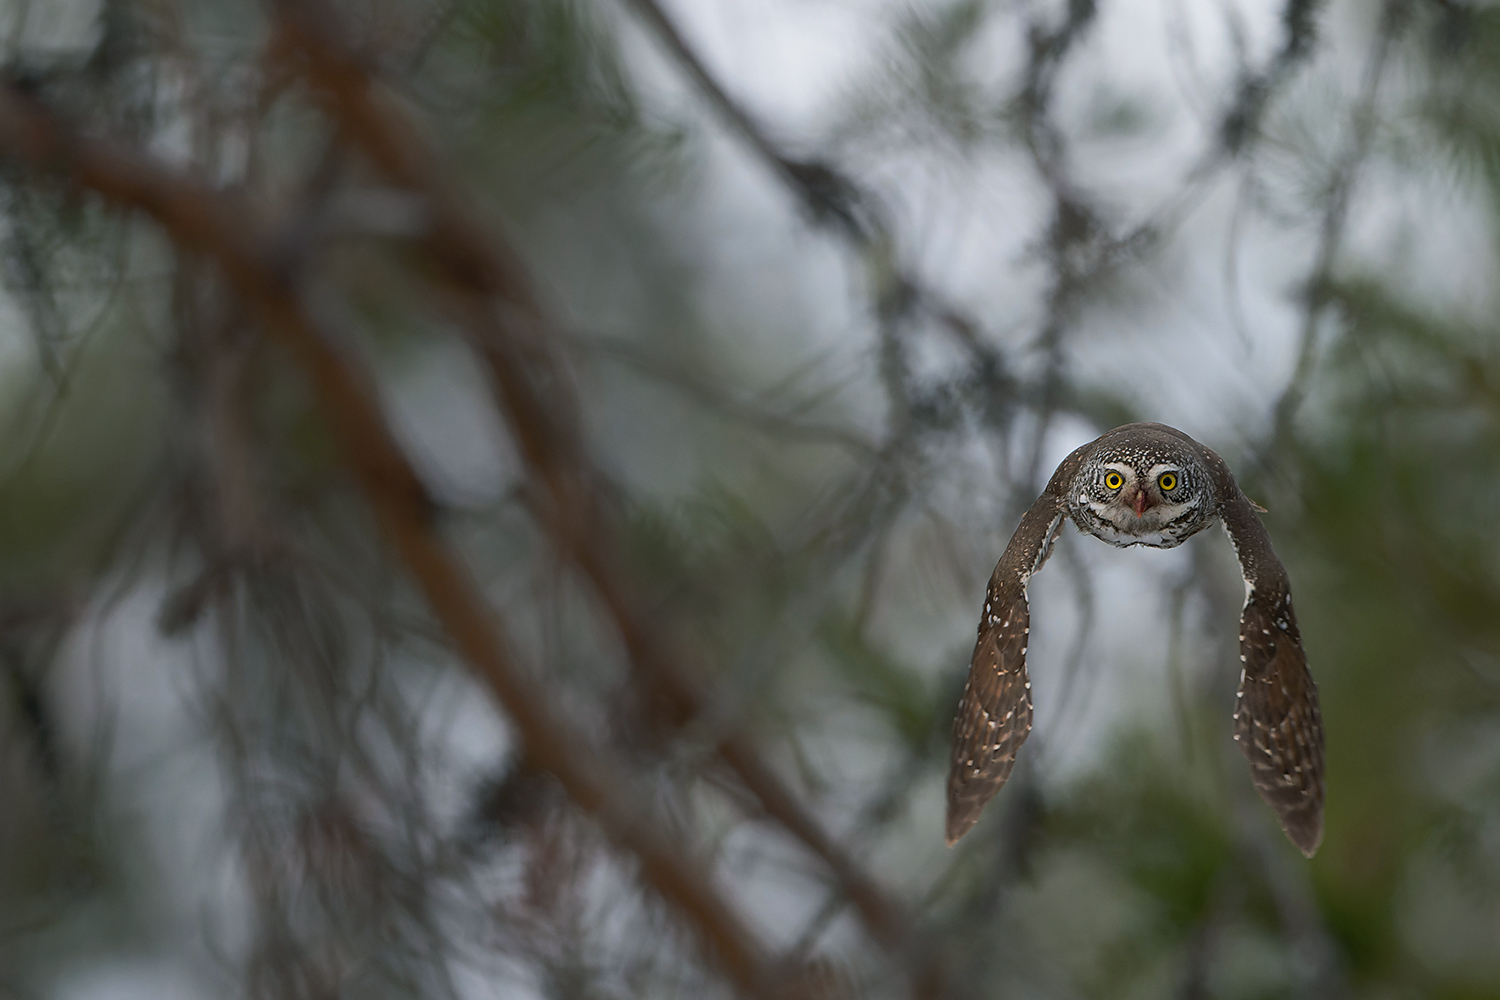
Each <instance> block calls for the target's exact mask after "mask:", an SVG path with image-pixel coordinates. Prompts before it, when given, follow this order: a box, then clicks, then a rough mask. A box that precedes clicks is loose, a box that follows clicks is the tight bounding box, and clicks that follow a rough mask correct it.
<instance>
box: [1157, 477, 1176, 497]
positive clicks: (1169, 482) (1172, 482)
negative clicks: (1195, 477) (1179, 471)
mask: <svg viewBox="0 0 1500 1000" xmlns="http://www.w3.org/2000/svg"><path fill="white" fill-rule="evenodd" d="M1156 485H1158V486H1160V487H1161V488H1162V492H1163V493H1168V492H1171V491H1172V490H1175V489H1176V488H1177V477H1176V476H1175V475H1173V474H1172V473H1170V472H1163V473H1162V474H1161V475H1160V476H1158V477H1157V479H1156Z"/></svg>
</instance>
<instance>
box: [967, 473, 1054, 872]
mask: <svg viewBox="0 0 1500 1000" xmlns="http://www.w3.org/2000/svg"><path fill="white" fill-rule="evenodd" d="M1077 455H1078V452H1075V453H1074V454H1073V455H1070V456H1069V457H1068V459H1067V460H1066V461H1064V462H1063V464H1062V466H1061V467H1059V469H1058V471H1057V472H1056V473H1055V474H1054V475H1053V477H1052V482H1051V483H1049V484H1048V486H1047V489H1046V490H1045V491H1043V493H1042V495H1041V496H1040V497H1038V498H1037V500H1036V502H1035V503H1034V504H1032V505H1031V509H1030V510H1028V511H1027V512H1026V515H1025V516H1024V517H1022V518H1021V523H1020V525H1019V526H1018V527H1017V528H1016V533H1015V534H1014V535H1012V536H1011V539H1010V544H1008V545H1007V546H1006V547H1005V554H1004V555H1002V556H1001V557H1000V562H999V563H998V564H997V565H996V566H995V572H994V574H993V575H992V576H991V577H990V585H989V589H988V590H987V591H986V592H985V599H984V615H983V616H982V617H981V618H980V620H979V638H978V640H977V641H976V642H975V644H974V657H973V659H972V660H971V661H970V663H969V679H968V682H967V683H966V684H965V685H964V693H963V695H962V696H961V697H960V698H959V702H958V714H957V715H955V716H954V718H953V756H952V759H951V762H950V764H949V768H948V823H947V836H948V846H949V847H952V846H953V844H954V843H956V842H957V841H958V838H960V837H962V836H963V835H964V834H965V833H967V832H968V831H969V828H970V827H972V826H973V825H974V824H975V823H976V822H978V820H979V813H980V811H981V810H982V809H983V808H984V804H985V803H986V802H988V801H989V800H990V799H992V798H994V797H995V793H996V792H998V791H1000V789H1001V787H1002V786H1003V785H1004V784H1005V782H1006V780H1007V779H1008V778H1009V777H1010V772H1011V770H1012V769H1013V768H1014V767H1015V766H1016V754H1017V753H1018V752H1019V751H1020V749H1021V744H1022V743H1024V742H1026V737H1027V735H1029V734H1030V732H1031V680H1030V679H1029V678H1028V677H1027V676H1026V644H1027V642H1028V639H1029V636H1030V634H1031V609H1030V607H1029V606H1028V605H1027V603H1026V582H1027V581H1028V580H1030V579H1031V575H1032V574H1033V573H1035V572H1036V571H1037V570H1039V569H1041V567H1042V563H1044V562H1046V561H1047V556H1048V555H1050V554H1051V551H1052V543H1053V541H1054V540H1055V539H1056V538H1057V533H1058V530H1059V529H1060V528H1061V526H1062V519H1063V514H1064V508H1065V504H1064V502H1063V498H1062V495H1061V492H1060V491H1059V490H1058V489H1057V487H1058V486H1059V484H1062V483H1067V482H1070V481H1071V479H1072V470H1073V469H1075V468H1076V467H1077Z"/></svg>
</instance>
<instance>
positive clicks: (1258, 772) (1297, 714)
mask: <svg viewBox="0 0 1500 1000" xmlns="http://www.w3.org/2000/svg"><path fill="white" fill-rule="evenodd" d="M1220 514H1221V516H1222V517H1223V519H1224V528H1225V530H1226V531H1227V532H1228V533H1229V539H1230V541H1231V542H1233V543H1234V548H1235V552H1236V554H1237V555H1238V556H1239V559H1240V570H1241V571H1242V572H1243V573H1244V575H1245V590H1246V596H1245V608H1244V611H1243V612H1241V614H1240V660H1241V661H1243V663H1244V668H1243V669H1242V670H1241V671H1240V689H1239V693H1238V695H1236V700H1235V708H1234V738H1235V740H1237V741H1238V742H1239V745H1240V750H1242V751H1243V752H1244V754H1245V757H1246V759H1247V760H1249V761H1250V777H1251V780H1253V781H1254V782H1255V790H1256V791H1258V792H1259V793H1260V797H1261V798H1262V799H1264V800H1265V801H1266V804H1267V805H1269V806H1270V807H1271V808H1272V809H1274V810H1275V811H1276V815H1277V817H1278V818H1279V819H1280V820H1281V828H1282V829H1283V830H1284V831H1286V835H1287V837H1288V839H1290V840H1291V842H1292V843H1294V844H1296V845H1297V847H1298V848H1299V849H1300V850H1301V851H1302V853H1303V854H1305V855H1307V856H1308V857H1312V856H1313V852H1314V851H1316V850H1317V849H1318V844H1319V843H1320V842H1321V841H1322V840H1323V719H1322V716H1321V715H1320V713H1319V711H1318V686H1317V685H1316V684H1315V683H1313V679H1312V674H1311V673H1309V672H1308V669H1307V656H1306V654H1304V653H1303V651H1302V637H1301V635H1300V633H1298V631H1297V616H1296V614H1295V613H1294V612H1293V611H1292V591H1291V586H1290V584H1289V582H1288V580H1287V575H1286V570H1285V569H1284V568H1283V567H1282V565H1281V560H1279V559H1277V558H1276V553H1275V551H1274V550H1273V549H1272V548H1271V539H1270V536H1269V535H1268V534H1267V533H1266V528H1265V525H1263V524H1261V521H1260V518H1259V517H1258V516H1256V513H1255V510H1254V508H1253V507H1252V506H1251V504H1250V501H1249V500H1247V499H1246V498H1245V495H1244V494H1243V493H1241V492H1240V491H1239V489H1238V487H1235V489H1234V491H1233V494H1232V498H1231V499H1230V500H1229V502H1227V503H1225V504H1224V505H1223V507H1222V509H1221V511H1220Z"/></svg>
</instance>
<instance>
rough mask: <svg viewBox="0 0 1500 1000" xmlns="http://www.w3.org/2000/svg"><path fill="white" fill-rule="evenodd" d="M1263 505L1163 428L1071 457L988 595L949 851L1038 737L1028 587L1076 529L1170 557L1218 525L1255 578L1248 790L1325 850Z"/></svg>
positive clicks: (1285, 609)
mask: <svg viewBox="0 0 1500 1000" xmlns="http://www.w3.org/2000/svg"><path fill="white" fill-rule="evenodd" d="M1255 511H1256V509H1255V506H1254V505H1253V504H1252V503H1251V502H1250V501H1249V500H1248V499H1247V498H1246V497H1245V495H1244V493H1242V492H1241V491H1240V488H1239V486H1238V484H1237V483H1236V482H1235V480H1234V476H1233V474H1232V473H1230V471H1229V467H1228V465H1226V464H1225V463H1224V460H1223V459H1221V458H1220V457H1219V456H1218V455H1217V454H1215V453H1214V451H1213V450H1212V449H1210V448H1206V447H1204V446H1203V445H1201V444H1199V443H1198V442H1196V441H1194V440H1193V439H1192V438H1190V437H1188V436H1187V435H1186V434H1183V433H1182V432H1181V431H1179V430H1176V429H1175V428H1172V427H1167V426H1165V425H1163V424H1126V425H1125V426H1123V427H1116V428H1115V429H1114V430H1112V431H1109V432H1108V433H1106V434H1103V435H1101V436H1100V437H1099V438H1097V439H1095V440H1094V441H1091V442H1089V443H1088V444H1086V445H1084V446H1083V447H1081V448H1079V449H1078V450H1076V451H1074V452H1073V453H1072V454H1071V455H1069V456H1068V457H1067V458H1066V459H1064V460H1063V463H1062V464H1061V465H1060V466H1058V468H1057V471H1056V472H1055V473H1053V475H1052V479H1051V481H1049V482H1048V483H1047V487H1046V489H1044V490H1043V491H1042V495H1041V496H1040V497H1038V498H1037V500H1036V502H1035V503H1034V504H1032V506H1031V509H1030V510H1028V511H1027V512H1026V514H1025V516H1023V517H1022V518H1021V524H1020V526H1019V527H1017V528H1016V532H1015V534H1014V535H1013V536H1011V540H1010V544H1009V545H1007V546H1006V548H1005V553H1004V554H1003V555H1002V556H1001V557H1000V562H999V563H998V564H997V565H996V566H995V572H994V574H993V575H992V576H991V577H990V583H989V588H988V590H987V592H986V594H985V603H984V614H983V616H982V618H981V619H980V622H979V638H978V642H977V643H976V644H975V647H974V658H973V661H972V663H971V665H970V667H969V679H968V683H967V684H965V685H964V692H963V696H962V698H961V699H960V700H959V704H958V714H957V716H956V717H955V718H954V720H953V757H952V763H951V766H950V769H949V773H948V822H947V837H948V843H949V844H950V845H951V844H953V843H954V842H956V841H957V840H958V839H959V838H960V837H962V836H963V835H964V834H965V833H966V832H968V830H969V828H970V827H972V826H973V825H974V823H975V822H977V821H978V819H979V813H980V810H982V809H983V808H984V804H985V803H986V802H988V801H989V800H990V799H991V798H993V797H994V795H995V793H996V792H998V791H999V790H1000V788H1001V786H1002V785H1004V784H1005V781H1006V779H1007V778H1009V777H1010V773H1011V769H1012V768H1013V767H1014V766H1015V762H1016V754H1017V753H1018V752H1019V750H1020V748H1021V744H1022V743H1023V742H1025V740H1026V737H1027V735H1028V734H1029V733H1030V732H1031V682H1030V681H1029V680H1028V679H1027V676H1026V649H1027V643H1028V641H1029V637H1030V626H1031V614H1030V609H1029V608H1028V606H1027V603H1026V584H1027V582H1028V581H1029V580H1030V579H1031V575H1032V574H1033V573H1035V572H1036V571H1037V570H1038V569H1040V568H1041V566H1042V563H1044V562H1046V560H1047V556H1048V555H1049V554H1050V552H1051V549H1052V543H1053V541H1054V540H1055V539H1056V537H1057V533H1058V531H1059V530H1060V529H1061V526H1062V519H1063V518H1064V517H1069V518H1071V519H1072V521H1073V523H1074V524H1075V525H1077V526H1078V529H1079V530H1080V531H1083V532H1085V533H1087V534H1091V535H1093V536H1095V537H1096V538H1099V539H1101V540H1103V541H1106V542H1109V543H1110V544H1111V545H1118V546H1127V545H1149V546H1152V547H1155V548H1171V547H1173V546H1175V545H1180V544H1181V543H1182V542H1184V541H1186V540H1187V539H1188V538H1189V537H1191V536H1192V535H1194V534H1196V533H1197V532H1199V531H1201V530H1203V529H1204V528H1206V527H1208V526H1209V525H1210V524H1212V523H1213V522H1214V521H1215V520H1219V521H1222V522H1223V524H1224V529H1225V531H1226V532H1227V533H1228V535H1229V539H1230V541H1231V542H1232V543H1233V545H1234V549H1235V553H1236V554H1237V555H1238V556H1239V561H1240V569H1241V571H1242V572H1243V574H1244V577H1245V591H1246V597H1245V607H1244V610H1243V612H1242V614H1241V618H1240V659H1241V660H1242V661H1243V667H1244V669H1243V671H1242V672H1241V679H1240V689H1239V694H1238V696H1237V699H1236V704H1235V712H1234V738H1235V739H1236V740H1237V741H1238V742H1239V745H1240V749H1241V750H1242V751H1244V754H1245V757H1246V758H1247V759H1248V760H1249V762H1250V775H1251V780H1252V781H1253V782H1254V783H1255V788H1256V790H1257V791H1258V792H1259V793H1260V795H1261V798H1262V799H1264V800H1265V801H1266V803H1267V804H1268V805H1269V806H1271V808H1272V809H1274V810H1275V811H1276V814H1277V817H1278V818H1279V819H1280V820H1281V827H1282V829H1283V830H1285V831H1286V835H1287V837H1288V838H1289V839H1290V840H1291V841H1292V843H1294V844H1296V845H1297V847H1298V848H1299V849H1301V851H1302V852H1303V853H1304V854H1306V855H1307V856H1308V857H1311V856H1312V854H1313V852H1314V851H1316V850H1317V848H1318V844H1319V842H1320V841H1321V840H1322V838H1323V723H1322V719H1321V717H1320V715H1319V712H1318V690H1317V685H1316V684H1314V683H1313V679H1312V675H1311V674H1310V673H1309V672H1308V669H1307V658H1306V656H1305V654H1304V653H1303V650H1302V639H1301V636H1300V634H1299V633H1298V631H1297V618H1296V615H1295V613H1294V612H1293V611H1292V597H1291V587H1290V584H1289V582H1288V580H1287V576H1286V570H1285V569H1284V568H1283V567H1282V565H1281V561H1280V560H1279V559H1277V558H1276V553H1275V551H1274V550H1273V549H1272V548H1271V539H1270V536H1269V535H1267V533H1266V529H1265V525H1263V524H1262V523H1261V520H1260V518H1259V517H1258V516H1257V515H1256V512H1255Z"/></svg>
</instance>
